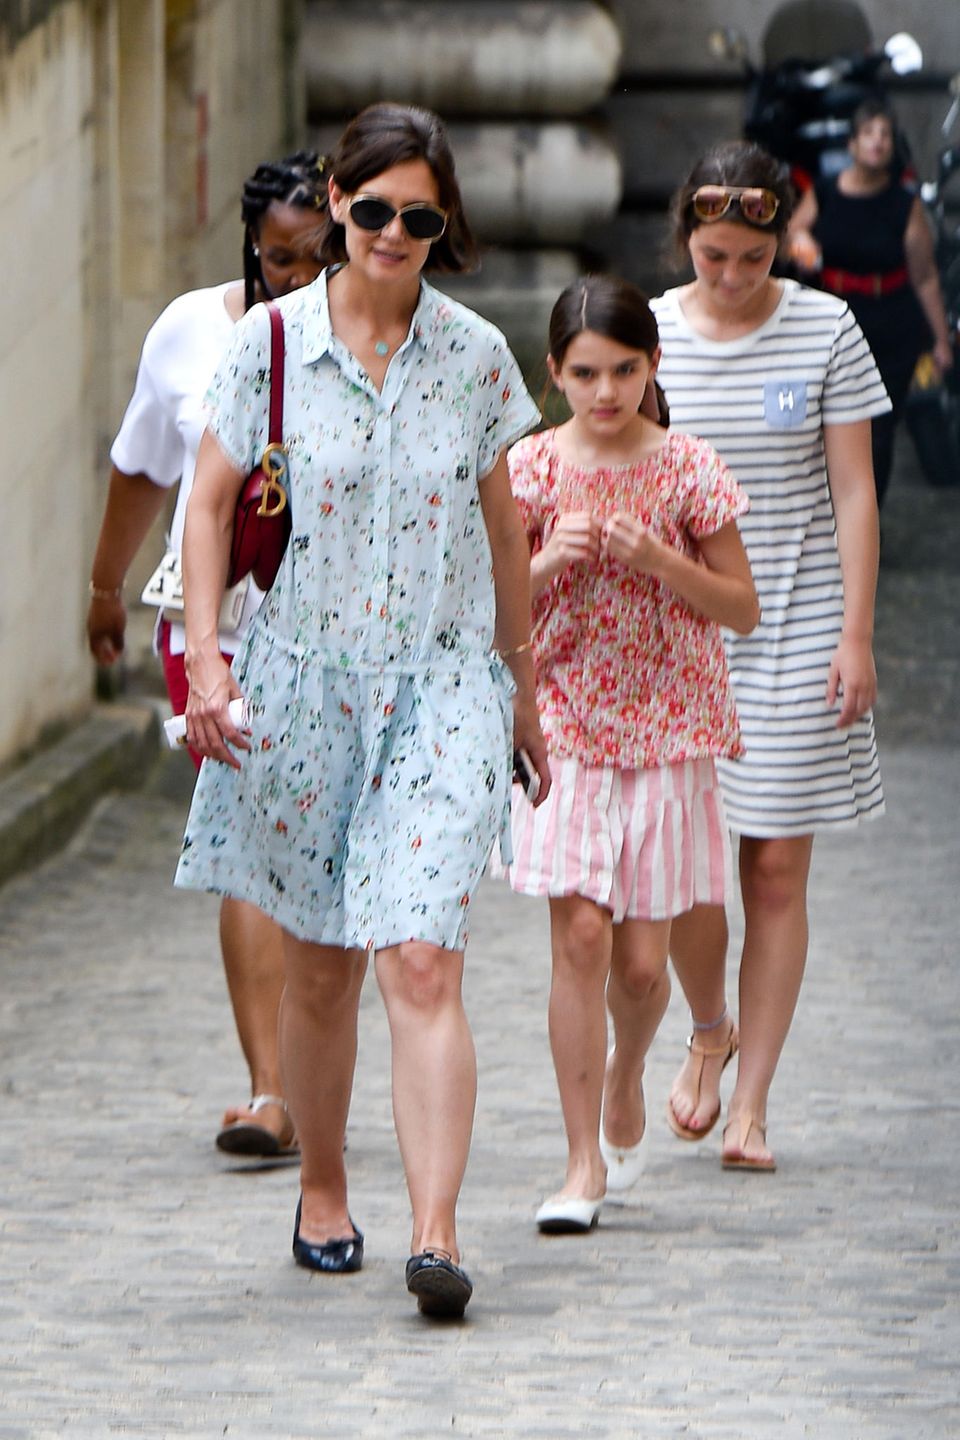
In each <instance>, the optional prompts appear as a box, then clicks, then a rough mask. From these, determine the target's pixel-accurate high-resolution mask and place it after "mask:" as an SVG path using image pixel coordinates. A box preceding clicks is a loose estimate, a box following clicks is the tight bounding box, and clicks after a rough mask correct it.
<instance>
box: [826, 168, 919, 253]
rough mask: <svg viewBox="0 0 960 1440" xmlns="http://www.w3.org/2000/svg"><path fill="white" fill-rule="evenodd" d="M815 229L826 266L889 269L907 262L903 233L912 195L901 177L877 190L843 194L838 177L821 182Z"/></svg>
mask: <svg viewBox="0 0 960 1440" xmlns="http://www.w3.org/2000/svg"><path fill="white" fill-rule="evenodd" d="M816 196H817V222H816V224H815V225H814V227H813V233H814V235H815V236H816V238H817V240H818V241H819V244H820V248H821V250H822V251H823V264H824V268H829V269H834V270H849V271H850V273H851V274H853V275H886V274H888V273H889V272H890V271H891V270H899V269H901V268H902V267H903V266H904V265H906V263H907V257H906V250H905V247H904V237H905V235H906V231H907V222H908V220H909V219H910V211H911V210H912V209H913V196H912V195H911V194H910V191H909V190H905V189H904V187H903V186H902V185H898V184H896V183H894V184H892V185H888V186H887V188H886V190H881V191H880V192H879V193H878V194H876V195H844V194H843V193H842V192H841V190H840V188H839V186H838V185H837V182H836V180H821V181H819V182H818V184H817V187H816Z"/></svg>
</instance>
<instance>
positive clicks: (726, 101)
mask: <svg viewBox="0 0 960 1440" xmlns="http://www.w3.org/2000/svg"><path fill="white" fill-rule="evenodd" d="M605 114H606V117H607V120H608V122H609V125H610V130H611V133H612V136H613V139H614V143H615V145H616V147H617V150H618V152H619V155H620V163H621V165H622V167H623V186H624V193H625V195H626V197H627V200H628V202H629V203H631V204H654V205H662V204H663V203H664V202H665V201H666V200H667V198H668V197H669V196H670V195H671V194H672V193H673V191H674V190H675V189H676V187H677V186H678V185H679V184H680V183H681V182H682V180H683V179H684V177H685V176H686V174H687V172H688V171H689V169H690V167H691V166H692V165H693V163H694V161H695V160H696V159H697V157H698V156H699V155H701V154H703V152H704V151H705V150H708V149H709V148H710V146H711V145H717V144H719V143H720V142H721V141H723V140H733V139H736V137H737V136H738V135H740V134H741V133H742V128H743V96H742V95H741V94H740V93H739V91H735V90H732V91H725V90H683V91H678V90H658V89H656V88H654V87H651V88H650V89H647V90H637V91H631V92H629V93H618V94H615V95H612V96H611V97H610V100H609V101H608V102H607V105H606V107H605Z"/></svg>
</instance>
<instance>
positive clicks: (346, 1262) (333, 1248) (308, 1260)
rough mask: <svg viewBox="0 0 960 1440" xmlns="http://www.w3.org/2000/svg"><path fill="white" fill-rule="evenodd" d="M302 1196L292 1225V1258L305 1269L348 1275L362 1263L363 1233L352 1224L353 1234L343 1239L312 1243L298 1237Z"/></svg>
mask: <svg viewBox="0 0 960 1440" xmlns="http://www.w3.org/2000/svg"><path fill="white" fill-rule="evenodd" d="M302 1208H303V1197H302V1196H301V1197H300V1199H299V1200H298V1201H297V1218H296V1220H295V1222H294V1226H293V1258H294V1260H296V1262H297V1264H298V1265H303V1266H304V1268H305V1269H307V1270H325V1271H326V1272H327V1273H328V1274H329V1275H349V1274H350V1273H351V1272H352V1271H354V1270H359V1269H360V1267H361V1265H362V1264H363V1235H362V1234H361V1232H360V1231H359V1230H358V1229H357V1227H356V1225H353V1221H352V1220H351V1221H350V1224H351V1225H353V1234H352V1235H350V1236H347V1237H346V1238H345V1239H343V1240H325V1241H324V1242H323V1244H322V1245H314V1244H313V1243H312V1242H311V1241H309V1240H301V1239H300V1211H301V1209H302Z"/></svg>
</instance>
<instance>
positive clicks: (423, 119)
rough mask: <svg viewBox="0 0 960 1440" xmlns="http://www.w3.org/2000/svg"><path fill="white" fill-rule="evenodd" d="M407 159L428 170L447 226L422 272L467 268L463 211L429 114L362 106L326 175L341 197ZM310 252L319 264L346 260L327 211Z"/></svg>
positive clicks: (449, 160) (471, 259)
mask: <svg viewBox="0 0 960 1440" xmlns="http://www.w3.org/2000/svg"><path fill="white" fill-rule="evenodd" d="M409 160H425V161H426V163H427V164H428V165H429V166H430V169H431V170H432V172H433V176H434V179H435V180H436V182H437V190H438V192H439V200H440V205H441V207H442V209H444V210H445V211H446V212H447V228H446V230H445V231H444V233H443V234H442V235H441V237H440V239H439V240H436V241H434V243H433V245H432V246H431V247H430V254H429V257H428V259H427V263H426V266H425V268H426V269H427V270H441V271H446V272H447V273H450V274H461V273H463V272H464V271H466V270H472V269H473V268H474V266H475V265H476V263H477V248H476V245H475V243H474V239H473V236H472V235H471V234H470V227H469V226H468V225H467V221H466V217H465V215H464V213H463V200H462V198H461V195H460V186H459V185H458V183H457V176H456V171H455V168H454V163H453V152H452V151H451V149H450V142H449V140H448V139H447V132H446V130H445V129H444V127H443V124H442V122H441V121H440V119H439V117H438V116H436V115H434V114H433V112H432V111H431V110H422V109H421V108H420V107H419V106H417V105H394V104H391V103H389V102H384V103H383V104H378V105H368V106H367V108H366V109H365V110H361V112H360V114H359V115H357V116H356V118H355V119H353V120H352V121H351V122H350V124H349V125H348V126H347V128H346V130H344V132H343V134H342V135H341V136H340V140H339V143H338V145H337V148H336V150H335V152H334V154H333V155H332V157H331V159H330V162H329V174H330V177H331V179H332V180H333V181H334V182H335V183H336V184H337V185H338V186H339V187H340V189H341V190H342V191H343V192H344V194H345V195H355V194H356V193H357V191H359V190H362V189H363V187H364V185H365V184H366V183H367V181H368V180H372V179H373V177H374V176H375V175H380V174H382V172H383V171H384V170H389V169H390V168H391V167H392V166H394V165H403V164H405V163H406V162H407V161H409ZM315 254H316V256H317V259H318V260H319V261H320V263H321V264H323V265H333V264H336V263H338V262H339V261H342V260H346V258H347V248H346V242H345V237H344V230H343V226H342V225H338V224H337V222H336V221H335V220H334V219H333V217H332V216H331V214H330V212H329V209H328V210H327V212H326V214H325V215H324V217H323V221H322V222H321V225H320V228H319V231H318V235H317V240H316V245H315Z"/></svg>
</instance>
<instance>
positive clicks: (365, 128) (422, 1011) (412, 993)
mask: <svg viewBox="0 0 960 1440" xmlns="http://www.w3.org/2000/svg"><path fill="white" fill-rule="evenodd" d="M315 248H316V253H317V255H318V257H319V259H320V260H321V261H322V262H323V264H324V265H325V266H326V267H327V268H326V269H325V270H324V272H323V273H322V274H321V276H320V277H319V278H318V280H317V281H316V282H315V283H314V284H313V285H311V286H310V287H309V288H308V289H306V290H304V291H301V292H299V294H298V295H296V296H290V297H289V298H288V299H284V300H282V301H281V310H282V312H283V317H284V325H285V333H286V356H287V366H286V378H285V387H284V398H285V416H284V428H285V433H286V435H287V437H288V450H289V458H290V471H289V482H290V501H291V507H292V514H293V533H292V535H291V539H290V543H289V545H288V548H287V552H286V555H285V557H284V561H283V565H282V568H281V570H280V573H279V575H278V577H277V580H276V582H275V584H274V586H273V588H272V589H271V591H270V593H269V595H268V596H267V599H266V601H265V603H264V605H263V607H262V609H261V610H260V612H259V613H258V616H257V619H256V621H255V622H254V624H253V626H252V627H251V630H250V633H249V635H248V638H247V642H246V644H245V645H244V647H243V648H242V650H241V652H240V654H239V656H238V658H237V661H236V662H235V665H234V670H233V672H231V671H230V670H229V669H228V668H227V666H226V665H225V664H224V662H223V660H222V658H221V656H220V654H219V651H218V649H217V646H216V643H215V616H216V612H217V607H218V605H219V603H220V592H221V590H222V581H223V576H224V573H225V569H226V559H227V546H228V539H229V533H230V528H231V525H232V519H233V512H234V507H235V504H236V499H237V494H238V492H239V489H240V486H241V484H242V482H243V479H244V476H245V475H246V473H247V472H248V471H249V470H250V469H251V467H252V466H253V464H254V463H255V462H256V459H257V458H258V456H259V454H260V452H261V451H262V449H263V445H264V442H265V439H266V433H265V431H266V406H265V403H264V385H265V381H264V375H265V371H266V369H267V364H268V361H267V357H268V354H269V351H268V344H269V338H268V327H267V324H266V320H265V317H264V316H263V315H262V314H261V313H258V312H256V311H255V312H253V313H252V314H251V316H250V317H248V319H247V321H245V322H244V323H243V324H242V325H241V326H240V327H239V328H238V331H237V335H236V338H235V341H234V344H233V345H232V347H231V348H230V350H229V351H228V353H227V355H226V357H225V359H224V361H223V362H222V364H221V366H220V368H219V370H218V372H217V375H216V376H215V378H214V381H213V384H212V387H211V390H210V393H209V396H208V413H209V428H208V431H207V433H206V435H205V436H204V439H203V442H202V444H201V448H200V456H199V461H198V466H197V479H196V484H195V487H194V492H193V495H192V497H191V501H190V509H189V512H188V517H187V528H186V537H185V542H184V581H185V588H186V597H187V612H186V617H187V674H188V678H189V681H190V698H189V701H188V704H187V711H186V713H187V734H188V737H189V739H190V742H191V744H193V745H194V746H195V747H196V748H197V749H198V750H199V751H200V752H201V753H202V754H204V755H206V756H208V757H210V759H212V760H214V761H219V762H221V763H219V764H212V765H211V764H208V765H205V766H204V768H203V770H202V772H201V775H200V779H199V782H198V786H197V791H196V795H195V798H194V803H193V807H192V809H191V812H190V817H189V820H188V823H187V831H186V837H185V840H184V850H183V855H182V858H181V862H180V867H179V870H178V875H177V882H178V884H181V885H186V886H193V887H199V888H205V889H211V890H215V891H220V892H222V893H227V894H233V895H239V896H242V897H244V898H246V899H248V900H252V901H253V902H254V903H255V904H256V905H258V906H260V907H261V908H262V909H263V910H265V911H266V912H267V913H268V914H270V915H271V916H273V917H274V918H275V919H276V920H277V921H278V922H279V924H280V925H281V926H282V928H283V932H284V933H283V945H284V959H285V967H286V989H285V992H284V998H283V1003H282V1006H281V1016H280V1050H281V1067H282V1073H283V1080H284V1085H285V1093H286V1096H287V1100H288V1103H289V1106H290V1111H291V1114H292V1115H293V1119H294V1121H295V1123H296V1127H297V1135H298V1137H299V1140H300V1145H301V1152H302V1157H303V1159H302V1170H301V1180H302V1193H301V1200H300V1204H299V1206H298V1209H297V1218H296V1221H295V1226H294V1239H293V1251H294V1256H295V1258H296V1260H297V1262H298V1263H299V1264H301V1265H303V1266H306V1267H307V1268H309V1269H313V1270H321V1271H326V1272H334V1273H344V1272H350V1271H355V1270H358V1269H359V1268H360V1265H361V1263H362V1257H363V1236H362V1234H361V1233H360V1231H359V1230H358V1229H357V1228H356V1226H355V1225H354V1223H353V1220H352V1218H351V1214H350V1210H349V1208H348V1202H347V1179H346V1173H345V1169H344V1158H343V1134H344V1128H345V1125H346V1121H347V1112H348V1109H349V1105H350V1095H351V1089H352V1084H353V1071H354V1062H355V1057H356V1046H357V1011H358V1005H359V999H360V988H361V983H362V980H363V975H364V970H365V967H366V960H367V956H368V955H369V953H370V952H371V951H372V952H373V953H374V955H375V965H376V973H377V979H378V982H379V985H380V990H381V993H382V995H383V998H384V1001H385V1004H386V1008H387V1014H388V1018H389V1023H390V1031H391V1038H392V1073H393V1102H394V1118H395V1123H396V1128H397V1135H398V1139H399V1142H400V1150H401V1156H402V1159H403V1164H404V1169H405V1172H406V1178H407V1186H408V1190H409V1194H410V1200H411V1202H412V1207H413V1235H412V1243H411V1247H410V1251H411V1253H410V1257H409V1259H408V1261H407V1264H406V1272H405V1278H406V1284H407V1288H408V1289H409V1290H410V1291H411V1293H412V1294H414V1295H415V1296H416V1297H417V1300H418V1304H419V1307H420V1309H421V1311H423V1312H424V1313H426V1314H430V1315H437V1316H459V1315H462V1314H463V1311H464V1308H465V1306H466V1304H467V1301H468V1300H469V1298H470V1294H471V1291H472V1283H471V1281H470V1279H469V1277H468V1275H467V1273H466V1271H465V1270H464V1269H463V1267H462V1266H461V1264H460V1254H459V1250H458V1245H457V1233H456V1204H457V1196H458V1193H459V1190H460V1185H461V1182H462V1179H463V1174H464V1170H465V1167H466V1162H467V1154H468V1150H469V1144H470V1132H471V1128H472V1123H473V1111H474V1102H475V1094H476V1062H475V1057H474V1051H473V1044H472V1040H471V1037H470V1031H469V1028H468V1026H467V1020H466V1016H465V1013H464V1010H463V1003H462V998H461V979H462V972H463V946H464V942H465V939H466V927H467V917H468V911H469V905H470V899H471V896H472V894H473V891H474V888H475V886H476V884H477V882H478V880H479V878H480V875H481V873H482V871H483V869H484V867H485V864H486V861H487V857H488V855H489V853H490V850H491V847H492V845H493V842H494V840H495V838H496V837H497V835H498V834H499V833H501V832H503V833H504V834H507V833H509V806H510V758H511V753H512V750H513V747H514V745H517V746H523V747H524V748H525V749H526V750H527V751H528V752H529V755H530V757H531V759H532V762H533V765H534V766H535V768H536V769H537V771H538V774H539V777H540V781H541V794H542V795H543V796H544V797H545V796H546V794H547V792H548V790H549V784H550V777H549V770H548V766H547V759H546V747H545V744H544V740H543V737H542V735H541V732H540V726H539V722H538V719H537V711H536V699H535V691H534V680H533V664H532V660H531V655H530V567H529V553H528V549H527V542H526V536H525V534H524V530H523V526H522V524H521V521H520V518H519V515H518V512H517V510H516V507H515V505H514V501H513V497H512V495H511V492H510V481H509V475H508V471H507V464H506V447H507V446H508V445H509V444H510V442H511V441H513V440H515V439H517V438H518V437H519V436H520V435H521V434H523V433H524V432H525V431H527V430H529V429H531V428H532V426H533V425H535V424H536V421H537V419H538V418H539V417H538V412H537V409H536V407H535V405H534V404H533V402H532V400H531V399H530V397H529V395H528V394H527V391H526V389H525V387H524V384H523V380H522V377H521V375H520V371H519V369H518V367H517V364H516V361H515V360H514V358H513V356H512V355H511V353H510V351H509V349H508V348H507V345H506V343H505V341H504V339H503V337H502V335H501V334H500V333H499V331H497V330H495V329H494V328H493V327H492V326H491V325H489V324H488V323H487V322H486V321H484V320H482V319H481V318H480V317H479V316H477V315H474V314H473V313H472V312H471V311H469V310H467V309H465V308H464V307H463V306H461V305H458V304H456V303H454V302H452V301H450V300H448V299H446V298H445V297H444V296H442V295H441V294H439V293H438V292H437V291H436V290H434V289H433V288H432V287H431V286H430V285H428V284H426V283H425V282H424V280H423V278H422V275H423V271H424V270H425V269H427V268H431V269H435V270H447V271H453V272H456V271H462V270H464V269H465V268H467V266H468V265H469V263H470V262H471V261H472V259H473V255H474V249H473V243H472V240H471V237H470V233H469V230H468V228H467V223H466V220H465V218H464V215H463V209H462V205H461V200H460V193H459V189H458V186H457V181H456V177H455V174H454V166H453V158H452V156H451V153H450V149H449V146H448V142H447V139H446V135H445V132H444V131H443V129H442V127H441V125H440V122H439V121H438V119H437V118H436V116H434V115H432V114H430V113H429V112H426V111H423V110H419V109H416V108H413V107H406V106H398V105H388V104H382V105H374V106H371V107H370V108H369V109H367V110H365V111H363V112H362V113H361V114H360V115H359V116H358V117H357V118H356V119H355V120H354V121H353V122H352V123H351V124H350V125H349V126H348V127H347V129H346V131H345V132H344V134H343V136H342V138H341V141H340V143H339V146H338V148H337V151H336V154H335V155H334V157H333V159H332V161H331V162H330V182H329V209H328V212H327V216H326V218H325V220H324V223H323V225H322V227H321V230H320V232H319V235H318V238H317V242H316V247H315ZM493 647H495V648H493ZM511 694H513V704H512V706H511V698H510V697H511ZM240 695H242V696H244V697H245V699H246V701H247V703H248V706H249V729H248V730H240V729H238V728H237V727H236V726H235V725H234V724H233V723H232V722H231V720H230V717H229V713H228V708H227V707H228V704H229V702H230V700H231V699H233V698H234V697H235V696H240Z"/></svg>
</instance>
